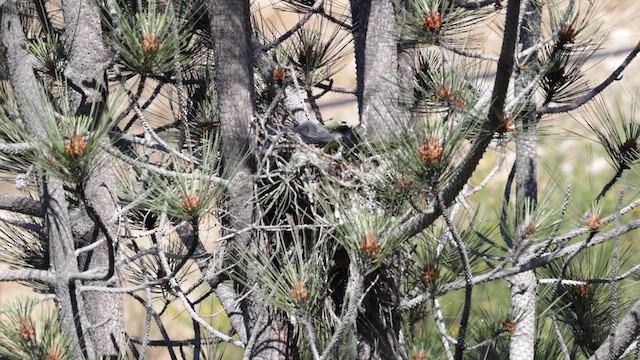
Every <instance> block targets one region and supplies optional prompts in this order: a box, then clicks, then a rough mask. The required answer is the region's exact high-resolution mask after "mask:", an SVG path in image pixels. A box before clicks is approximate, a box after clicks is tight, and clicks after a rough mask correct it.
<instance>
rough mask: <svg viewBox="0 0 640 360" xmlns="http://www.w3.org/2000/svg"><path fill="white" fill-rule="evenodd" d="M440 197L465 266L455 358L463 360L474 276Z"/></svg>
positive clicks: (444, 214)
mask: <svg viewBox="0 0 640 360" xmlns="http://www.w3.org/2000/svg"><path fill="white" fill-rule="evenodd" d="M437 197H438V205H439V206H440V210H441V211H442V217H443V218H444V221H445V222H446V223H447V227H448V228H449V233H450V234H451V237H452V238H453V240H454V241H455V244H456V248H457V249H458V252H459V253H460V258H461V260H462V265H463V266H464V281H465V287H464V307H463V309H462V316H461V319H460V329H459V331H458V343H457V344H456V352H455V355H454V358H455V359H456V360H462V357H463V354H464V350H465V345H464V342H465V338H466V336H467V325H468V323H469V317H470V315H471V292H472V290H473V274H472V273H471V263H470V262H469V255H468V254H467V250H466V248H465V245H464V242H463V241H462V239H461V238H460V235H459V234H458V232H457V230H456V228H455V226H454V224H453V221H452V220H451V218H449V214H447V210H446V209H445V204H444V199H443V197H442V193H439V194H438V195H437Z"/></svg>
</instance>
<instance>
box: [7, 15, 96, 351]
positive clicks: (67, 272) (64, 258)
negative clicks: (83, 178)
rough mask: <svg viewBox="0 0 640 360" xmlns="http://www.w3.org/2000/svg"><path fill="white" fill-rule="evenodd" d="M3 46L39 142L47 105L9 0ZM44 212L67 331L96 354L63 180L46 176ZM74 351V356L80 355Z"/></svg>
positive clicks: (25, 115) (55, 286) (27, 121)
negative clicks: (87, 335)
mask: <svg viewBox="0 0 640 360" xmlns="http://www.w3.org/2000/svg"><path fill="white" fill-rule="evenodd" d="M0 35H1V36H2V45H3V47H4V54H5V59H6V63H7V70H8V73H9V80H10V82H11V85H12V88H13V91H14V96H15V98H16V101H17V102H18V106H19V111H20V116H21V117H22V120H23V123H24V125H25V127H26V129H27V131H28V132H29V133H30V134H31V135H32V136H33V137H34V138H35V139H37V140H38V141H47V139H46V134H45V131H44V128H43V126H42V121H43V119H42V118H41V116H42V114H44V113H45V112H44V110H43V109H44V107H43V104H42V101H41V97H40V94H39V93H38V82H37V80H36V78H35V75H34V73H33V67H32V65H31V62H30V61H29V54H28V52H27V47H26V44H27V39H26V36H25V34H24V33H23V31H22V26H21V24H20V19H19V16H18V11H17V8H16V5H15V3H14V2H7V3H5V4H4V7H3V8H2V28H1V29H0ZM43 185H44V186H43V188H42V206H43V210H42V213H43V214H44V224H45V231H46V236H47V240H48V242H49V257H50V261H51V265H50V267H51V269H52V270H54V271H55V280H54V281H53V290H54V293H55V295H56V300H57V302H58V305H59V307H60V313H61V318H62V324H63V328H64V330H65V331H66V332H67V333H68V334H69V335H70V336H71V340H72V344H74V346H80V347H81V348H83V349H84V351H85V356H88V357H93V356H95V355H94V353H93V349H92V348H91V347H88V346H84V344H83V341H84V332H83V328H84V326H83V325H86V322H85V323H84V324H83V321H82V320H83V319H84V317H83V316H81V315H82V314H81V313H79V310H80V309H82V306H83V302H82V299H81V297H80V296H79V295H78V294H77V293H76V284H75V282H74V281H73V280H72V277H73V276H74V275H75V274H77V272H78V262H77V260H76V257H75V254H74V249H75V248H74V241H73V235H72V232H71V220H70V217H69V213H68V209H67V202H66V199H65V194H64V189H63V186H62V182H61V181H60V180H58V179H55V178H53V177H48V178H45V179H43ZM80 356H81V354H80V353H75V354H73V355H72V358H74V359H75V358H79V357H80Z"/></svg>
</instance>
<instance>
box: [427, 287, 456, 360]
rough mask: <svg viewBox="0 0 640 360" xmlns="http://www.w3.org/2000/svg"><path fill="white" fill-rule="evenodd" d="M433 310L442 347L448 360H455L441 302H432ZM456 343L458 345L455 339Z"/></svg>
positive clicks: (434, 300) (435, 300)
mask: <svg viewBox="0 0 640 360" xmlns="http://www.w3.org/2000/svg"><path fill="white" fill-rule="evenodd" d="M431 308H432V309H433V317H434V320H435V322H436V327H437V328H438V331H439V332H440V340H441V341H442V346H443V347H444V352H445V354H446V355H447V360H453V353H451V347H450V346H449V341H450V340H449V338H450V336H449V334H447V328H446V326H445V324H444V318H443V316H442V309H441V308H440V302H439V301H438V299H437V298H435V297H434V298H433V300H432V301H431ZM453 342H454V343H457V341H456V340H455V339H453Z"/></svg>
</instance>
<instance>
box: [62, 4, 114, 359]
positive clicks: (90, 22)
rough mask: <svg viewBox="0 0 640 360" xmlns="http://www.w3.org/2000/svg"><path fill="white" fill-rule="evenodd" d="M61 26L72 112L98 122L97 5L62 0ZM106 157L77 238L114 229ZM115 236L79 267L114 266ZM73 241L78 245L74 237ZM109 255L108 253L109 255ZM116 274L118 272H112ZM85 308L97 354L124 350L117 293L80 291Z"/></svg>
mask: <svg viewBox="0 0 640 360" xmlns="http://www.w3.org/2000/svg"><path fill="white" fill-rule="evenodd" d="M62 10H63V12H64V25H65V31H66V34H65V35H66V46H67V51H68V53H69V62H68V63H67V66H66V68H65V76H66V78H67V79H68V81H69V82H71V83H73V85H74V87H73V88H74V89H75V91H73V90H69V100H70V106H71V109H70V111H71V112H72V114H71V115H73V114H74V113H75V115H83V116H93V118H94V121H100V120H101V116H102V111H103V109H104V104H105V103H106V101H107V95H106V90H107V84H106V79H105V76H104V75H105V64H106V62H107V60H108V59H107V54H108V51H107V49H106V47H105V45H104V40H103V34H102V29H101V23H100V22H101V20H100V7H99V5H98V3H97V2H96V1H95V0H88V1H87V0H65V1H64V2H63V3H62ZM109 160H110V157H109V156H108V155H107V154H106V153H104V152H101V153H99V154H98V156H96V164H95V168H96V169H100V170H99V171H95V172H94V174H92V176H91V177H90V178H89V179H88V180H87V182H86V184H83V188H84V193H83V194H81V196H84V198H85V199H86V203H85V204H82V205H80V206H83V207H87V208H89V209H86V211H79V212H76V214H77V218H76V219H73V220H74V222H83V223H92V224H93V230H92V233H93V234H98V236H93V238H92V234H91V233H87V234H74V236H75V237H76V238H77V240H79V238H81V237H82V238H85V239H88V240H90V241H101V240H105V239H104V238H105V233H104V231H105V230H107V229H103V228H102V227H103V226H104V227H108V228H109V229H108V231H110V232H112V233H117V229H116V227H117V224H116V223H115V222H114V221H111V219H112V218H113V215H114V214H115V213H116V205H115V204H114V202H113V200H112V196H111V191H112V190H113V188H114V183H115V174H114V169H113V168H112V167H111V166H106V164H107V163H108V162H109ZM111 241H115V239H106V241H102V243H101V245H100V246H98V247H97V248H95V249H94V250H93V251H91V252H89V253H87V254H83V255H82V256H80V258H79V261H80V265H81V266H82V269H83V270H90V269H95V268H104V269H108V268H110V267H111V268H113V266H114V265H115V264H114V263H113V261H114V259H113V258H111V256H112V255H113V249H111V247H112V246H114V244H111V243H110V242H111ZM76 243H78V244H80V245H87V244H81V243H79V242H78V241H76ZM110 253H111V255H110ZM113 274H114V276H117V272H114V273H113ZM119 283H120V282H119V281H116V282H115V283H112V285H108V282H107V279H105V280H99V281H90V282H87V285H93V286H113V284H115V285H116V286H117V285H118V284H119ZM83 298H84V303H85V308H84V309H83V311H85V313H86V314H87V318H88V320H89V322H90V326H91V331H90V332H89V334H90V339H91V342H92V343H93V348H94V349H95V352H96V355H97V356H109V355H118V353H119V352H120V351H124V346H125V345H126V343H125V339H124V300H123V298H122V295H120V294H117V293H115V294H110V293H105V292H88V293H84V294H83Z"/></svg>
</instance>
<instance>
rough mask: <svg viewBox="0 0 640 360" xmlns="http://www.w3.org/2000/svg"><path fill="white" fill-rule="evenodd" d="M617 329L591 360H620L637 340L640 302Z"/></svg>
mask: <svg viewBox="0 0 640 360" xmlns="http://www.w3.org/2000/svg"><path fill="white" fill-rule="evenodd" d="M616 328H617V329H616V331H615V333H614V334H613V336H609V337H607V339H606V340H605V341H604V342H603V343H602V345H600V347H599V348H598V350H596V352H595V353H594V354H593V355H592V356H591V357H590V358H589V360H605V359H619V358H620V357H621V356H622V354H623V353H624V352H625V350H627V348H628V347H629V346H630V345H631V343H633V341H635V340H636V337H637V336H638V335H640V300H639V301H637V302H636V303H635V304H634V305H633V306H632V307H631V309H630V310H629V312H628V313H627V315H625V317H624V318H623V319H622V321H620V323H618V324H617V326H616Z"/></svg>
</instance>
